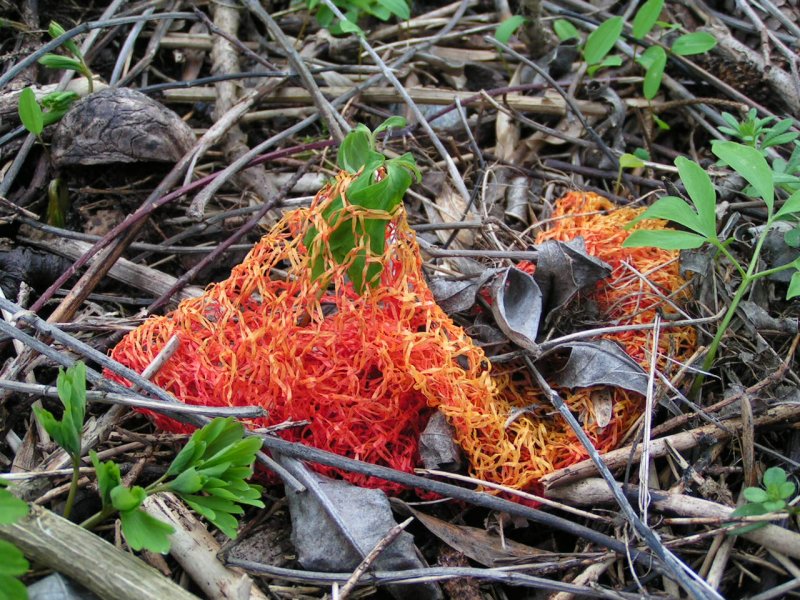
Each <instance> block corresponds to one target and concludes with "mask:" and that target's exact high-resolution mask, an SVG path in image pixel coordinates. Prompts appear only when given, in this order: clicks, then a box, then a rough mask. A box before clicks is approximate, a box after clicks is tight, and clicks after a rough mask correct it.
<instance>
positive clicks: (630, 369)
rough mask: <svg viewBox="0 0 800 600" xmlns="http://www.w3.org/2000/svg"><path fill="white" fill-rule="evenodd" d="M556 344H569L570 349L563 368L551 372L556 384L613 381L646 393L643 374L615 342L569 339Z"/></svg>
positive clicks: (568, 386)
mask: <svg viewBox="0 0 800 600" xmlns="http://www.w3.org/2000/svg"><path fill="white" fill-rule="evenodd" d="M558 348H559V349H560V348H570V349H571V350H572V352H570V355H569V359H568V360H567V364H566V365H565V366H564V368H563V369H561V370H560V371H558V372H557V373H555V383H556V385H558V386H560V387H567V388H578V387H591V386H593V385H613V386H616V387H621V388H624V389H626V390H630V391H632V392H638V393H639V394H642V395H645V394H647V374H646V373H645V372H644V371H643V370H642V367H640V366H639V363H637V362H636V361H635V360H633V359H632V358H631V357H630V356H628V355H627V354H626V352H625V351H624V350H623V349H622V348H621V347H620V346H619V344H617V343H616V342H612V341H611V340H596V341H593V342H570V343H568V344H563V345H561V346H558Z"/></svg>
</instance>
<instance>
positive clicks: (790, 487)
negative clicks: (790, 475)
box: [778, 481, 795, 500]
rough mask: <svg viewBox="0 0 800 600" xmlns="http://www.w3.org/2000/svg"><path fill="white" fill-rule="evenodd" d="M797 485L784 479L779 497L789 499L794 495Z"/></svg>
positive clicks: (779, 489) (779, 488) (780, 486)
mask: <svg viewBox="0 0 800 600" xmlns="http://www.w3.org/2000/svg"><path fill="white" fill-rule="evenodd" d="M794 490H795V485H794V482H792V481H784V482H783V483H782V484H780V485H779V486H778V498H781V499H782V500H788V499H789V498H791V497H792V496H794Z"/></svg>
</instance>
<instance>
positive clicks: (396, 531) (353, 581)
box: [339, 517, 414, 600]
mask: <svg viewBox="0 0 800 600" xmlns="http://www.w3.org/2000/svg"><path fill="white" fill-rule="evenodd" d="M413 520H414V517H408V518H407V519H406V520H405V521H403V522H402V523H399V524H398V525H395V526H394V527H392V528H391V529H390V530H389V531H387V532H386V535H385V536H383V538H381V540H380V541H378V543H377V544H375V547H374V548H373V549H372V550H370V551H369V553H368V554H367V555H366V556H365V557H364V560H362V561H361V563H360V564H359V565H358V566H357V567H356V568H355V570H354V571H353V574H352V575H351V576H350V578H349V579H348V580H347V581H346V582H345V584H344V585H343V586H342V587H341V588H340V589H339V600H346V598H347V597H348V596H349V595H350V594H351V593H352V591H353V590H354V589H355V587H356V585H357V584H358V581H359V579H361V578H362V577H363V576H364V573H366V572H367V570H368V569H369V568H370V567H371V566H372V563H374V562H375V561H376V560H377V558H378V557H379V556H380V554H381V552H383V551H384V550H386V548H388V547H389V546H390V545H391V543H392V542H393V541H395V540H396V539H397V536H398V535H400V534H401V533H403V531H405V528H406V527H408V526H409V525H410V524H411V522H412V521H413Z"/></svg>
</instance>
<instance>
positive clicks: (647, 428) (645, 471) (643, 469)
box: [639, 313, 661, 523]
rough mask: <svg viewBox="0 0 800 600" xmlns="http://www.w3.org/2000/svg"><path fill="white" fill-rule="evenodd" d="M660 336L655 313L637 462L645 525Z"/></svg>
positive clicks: (648, 494)
mask: <svg viewBox="0 0 800 600" xmlns="http://www.w3.org/2000/svg"><path fill="white" fill-rule="evenodd" d="M660 334H661V316H660V315H659V314H658V313H656V315H655V318H654V320H653V342H652V344H651V345H650V369H649V373H648V377H647V394H646V396H645V405H644V426H643V431H642V460H641V461H640V462H639V511H640V512H641V515H642V522H643V523H647V522H648V519H647V510H648V508H649V506H650V488H649V487H648V484H649V482H650V435H651V431H652V427H653V411H654V406H655V399H654V396H655V383H656V370H657V362H656V361H657V359H658V338H659V335H660Z"/></svg>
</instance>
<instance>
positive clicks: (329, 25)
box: [305, 0, 411, 35]
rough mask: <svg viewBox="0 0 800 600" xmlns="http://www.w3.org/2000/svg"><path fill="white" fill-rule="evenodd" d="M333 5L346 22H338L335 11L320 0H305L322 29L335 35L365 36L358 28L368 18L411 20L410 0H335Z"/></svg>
mask: <svg viewBox="0 0 800 600" xmlns="http://www.w3.org/2000/svg"><path fill="white" fill-rule="evenodd" d="M333 3H334V4H335V5H336V6H337V7H338V8H339V9H341V11H342V13H344V16H345V17H346V19H345V20H344V21H339V20H337V19H336V16H335V15H334V14H333V11H332V10H331V9H330V8H328V7H327V6H325V4H324V3H322V2H321V1H320V0H305V5H306V8H308V10H309V12H312V13H315V14H316V19H317V23H319V25H320V27H324V28H325V29H327V30H328V31H330V32H331V33H332V34H333V35H344V34H346V33H356V34H359V35H363V34H364V32H363V31H362V30H361V28H360V27H359V26H358V22H359V21H360V20H361V19H362V18H364V17H367V16H370V17H375V18H376V19H379V20H381V21H388V20H389V19H391V18H392V17H393V16H395V17H397V18H398V19H400V20H402V21H407V20H408V19H410V18H411V7H410V6H409V3H408V0H333Z"/></svg>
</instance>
